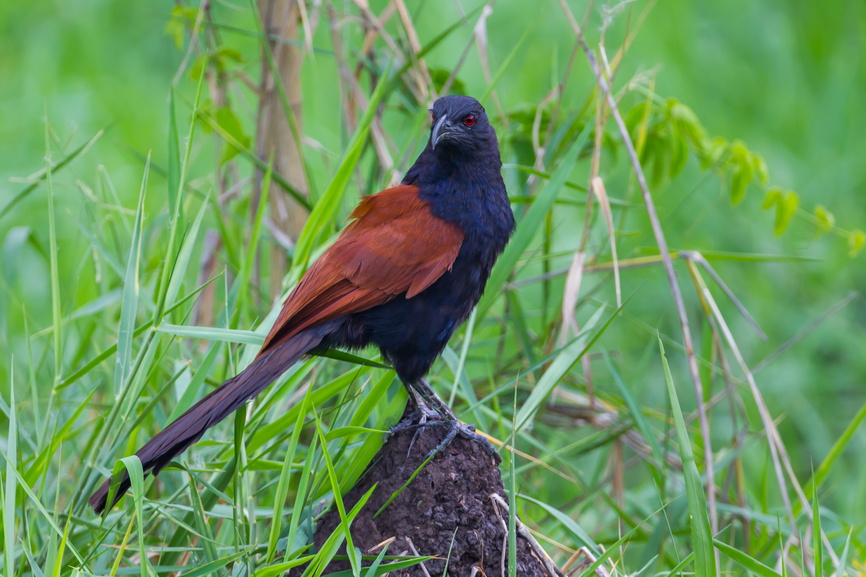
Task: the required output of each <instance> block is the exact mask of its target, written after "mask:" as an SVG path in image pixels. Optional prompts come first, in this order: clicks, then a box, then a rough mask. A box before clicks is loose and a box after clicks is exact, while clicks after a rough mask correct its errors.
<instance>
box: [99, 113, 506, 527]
mask: <svg viewBox="0 0 866 577" xmlns="http://www.w3.org/2000/svg"><path fill="white" fill-rule="evenodd" d="M432 114H433V118H432V128H431V130H430V139H429V141H428V143H427V146H426V147H425V148H424V151H423V152H422V153H421V154H420V155H419V156H418V158H417V160H416V161H415V164H414V165H412V168H410V169H409V171H408V172H407V173H406V176H405V178H403V181H402V183H401V184H400V185H398V186H395V187H393V188H389V189H386V190H383V191H382V192H379V193H378V194H374V195H370V196H366V197H364V198H363V199H362V200H361V202H360V204H359V205H358V207H357V208H355V210H354V211H353V212H352V214H351V216H350V220H351V222H350V224H349V225H348V226H347V227H346V228H345V230H344V231H343V232H342V234H341V235H340V236H339V237H338V238H337V240H336V241H335V242H334V244H333V245H332V246H331V247H330V248H328V250H326V251H325V253H324V254H323V255H322V256H321V257H320V258H319V259H318V260H317V261H316V262H315V263H314V264H313V265H312V266H311V267H310V269H309V270H308V271H307V272H306V274H305V275H304V276H303V278H302V279H301V281H300V282H299V283H298V285H297V287H296V288H295V289H294V290H293V291H292V293H291V294H290V295H289V296H288V298H287V299H286V302H285V303H284V304H283V308H282V310H281V311H280V314H279V316H278V317H277V320H276V322H275V323H274V326H273V328H271V331H270V333H268V336H267V338H266V339H265V342H264V344H263V345H262V348H261V350H260V351H259V353H258V355H257V356H256V358H255V360H254V361H253V362H252V363H251V364H250V365H249V366H248V367H247V368H246V369H244V370H243V371H242V372H241V373H240V374H238V375H237V376H235V377H234V378H232V379H229V380H228V381H226V382H225V383H223V384H222V385H220V386H219V387H218V388H217V389H215V390H214V391H213V392H211V393H210V394H209V395H207V396H206V397H205V398H203V399H202V400H201V401H199V402H198V403H196V404H195V405H194V406H193V407H192V408H191V409H189V410H188V411H187V412H186V413H184V414H183V415H181V416H180V417H178V418H177V420H175V421H174V422H172V423H171V424H170V425H168V426H167V427H166V428H165V429H163V430H162V431H161V432H160V433H159V434H157V435H156V436H155V437H154V438H153V439H151V440H150V441H148V443H147V444H145V445H144V446H143V447H142V448H141V449H140V450H139V451H138V452H137V453H136V455H137V456H138V458H139V459H140V460H141V463H142V466H143V468H144V471H145V473H147V472H149V473H151V474H153V475H156V474H157V473H159V472H160V470H162V468H163V467H165V466H166V465H168V464H169V463H170V462H171V460H172V459H173V458H175V457H176V456H177V455H179V454H180V453H182V452H183V451H184V450H186V448H187V447H189V446H190V445H192V444H193V443H195V442H196V441H198V440H199V439H200V438H201V437H202V435H204V433H205V431H207V430H208V429H209V428H210V427H212V426H214V425H216V424H217V423H219V422H220V421H222V420H223V419H224V418H226V417H227V416H228V415H229V414H231V413H232V412H234V411H235V410H236V409H238V408H239V407H241V406H242V405H243V404H244V403H245V402H246V401H247V400H249V399H252V398H253V397H255V396H256V395H258V394H259V393H260V392H261V391H262V390H263V389H265V388H266V387H267V386H268V385H270V384H271V383H272V382H273V381H274V380H275V379H277V378H278V377H279V376H280V375H281V374H282V373H283V372H285V371H286V370H287V369H288V368H289V367H291V366H292V365H293V364H294V363H295V362H297V361H298V360H299V359H300V358H301V357H302V356H303V355H304V354H305V353H308V352H313V351H317V350H324V349H328V348H332V347H339V348H347V349H359V348H362V347H365V346H367V345H370V344H373V345H376V346H378V347H379V349H380V350H381V352H382V355H383V357H384V358H385V359H387V360H388V361H389V362H390V363H391V364H392V365H393V367H394V370H395V371H396V372H397V375H398V376H399V377H400V379H401V381H402V382H403V383H404V385H405V386H406V388H407V390H408V391H409V392H410V394H411V396H412V397H413V398H415V399H416V402H417V403H418V405H419V409H422V410H423V409H424V407H423V405H424V404H425V401H426V404H429V405H432V409H433V410H435V411H436V412H437V413H438V415H439V417H441V419H442V422H445V423H446V424H449V425H450V427H451V429H450V430H449V434H448V436H447V438H453V437H454V434H455V433H456V432H457V431H460V432H466V431H467V430H468V431H472V428H471V426H469V427H466V426H465V425H462V424H460V423H459V422H458V421H457V420H456V418H455V417H454V415H453V413H451V411H450V410H449V409H448V407H447V405H445V403H443V402H442V400H441V399H439V397H438V396H436V394H435V393H434V392H433V390H432V389H431V388H430V385H429V384H427V382H426V381H425V380H424V376H425V375H426V374H427V372H428V371H429V370H430V367H431V365H432V364H433V361H434V360H435V359H436V357H437V356H438V355H439V354H440V353H441V352H442V350H443V349H444V348H445V345H446V344H447V343H448V340H449V339H450V338H451V335H452V334H453V333H454V330H455V329H456V328H457V327H458V326H459V325H460V324H461V323H462V322H463V321H464V320H466V317H467V316H469V313H470V312H471V311H472V309H473V308H474V307H475V305H476V304H478V300H479V299H480V298H481V293H482V292H483V291H484V286H485V284H486V283H487V279H488V277H489V276H490V270H491V269H492V268H493V264H494V263H495V262H496V259H497V257H498V256H499V254H500V253H501V252H502V250H503V249H504V248H505V245H506V243H507V242H508V239H509V237H510V236H511V234H512V232H513V231H514V215H513V213H512V211H511V205H510V203H509V200H508V194H507V192H506V190H505V183H504V182H503V180H502V175H501V174H500V170H501V167H502V161H501V160H500V157H499V144H498V142H497V139H496V131H495V130H494V129H493V127H492V126H491V125H490V123H489V121H488V118H487V114H486V113H485V111H484V108H483V107H482V106H481V104H480V103H479V102H478V101H477V100H475V99H474V98H470V97H468V96H445V97H442V98H439V99H438V100H436V102H435V103H434V104H433V110H432ZM426 410H427V412H426V413H422V417H421V421H422V422H424V420H426V419H425V417H426V415H427V414H431V413H432V411H431V410H430V409H429V408H428V409H426ZM462 427H463V428H462ZM110 481H111V480H110V479H109V480H107V481H105V483H103V485H102V486H101V487H100V488H99V489H98V490H97V491H96V492H95V493H94V494H93V496H92V497H91V498H90V505H91V506H92V507H93V509H94V511H96V512H97V513H99V512H101V511H102V510H103V509H104V508H105V506H106V500H107V498H108V492H109V487H110ZM129 487H130V482H129V477H128V476H127V475H126V473H124V476H123V478H122V479H121V480H120V482H119V485H118V490H117V493H116V495H115V497H114V500H113V502H112V503H111V506H114V505H115V504H116V503H117V501H119V500H120V498H121V497H122V496H123V494H124V493H125V492H126V491H127V490H128V489H129Z"/></svg>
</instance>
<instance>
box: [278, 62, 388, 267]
mask: <svg viewBox="0 0 866 577" xmlns="http://www.w3.org/2000/svg"><path fill="white" fill-rule="evenodd" d="M390 70H391V66H390V65H389V66H388V67H387V68H386V69H385V72H384V73H383V75H382V78H383V79H382V80H380V81H379V85H378V86H377V87H376V90H374V91H373V95H372V96H371V97H370V104H369V105H368V106H367V110H366V111H365V112H364V116H363V117H362V118H361V121H360V122H359V123H358V128H357V129H356V130H355V134H354V135H353V136H352V140H351V142H349V146H348V147H347V148H346V152H345V154H344V155H343V159H342V160H341V161H340V166H339V168H337V172H336V173H335V174H334V178H333V179H332V180H331V183H330V184H329V185H328V188H327V189H325V192H324V193H323V194H322V197H321V198H320V199H319V201H318V202H316V206H314V207H313V211H312V212H311V213H310V218H308V219H307V223H306V224H305V225H304V229H303V230H302V231H301V236H300V237H299V238H298V244H297V245H296V246H295V261H294V267H295V271H296V273H299V272H302V271H304V270H306V268H307V265H308V264H309V261H310V255H311V254H312V252H313V248H315V247H316V246H317V245H318V244H319V240H320V239H321V238H322V236H323V234H324V233H325V231H326V230H327V228H328V223H329V222H331V221H332V220H333V219H334V216H335V215H336V212H337V208H339V206H340V204H341V202H342V200H343V192H344V191H345V190H346V185H347V184H348V182H349V178H350V177H351V176H352V172H353V171H354V170H355V166H357V164H358V160H359V159H360V158H361V150H362V149H363V147H364V142H365V141H366V140H367V134H369V132H370V125H371V124H372V123H373V119H374V118H375V117H376V110H377V109H378V108H379V103H380V102H381V101H382V97H383V96H384V95H385V89H386V87H387V86H388V82H387V81H386V80H385V79H387V78H388V73H389V72H390Z"/></svg>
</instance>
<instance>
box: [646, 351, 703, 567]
mask: <svg viewBox="0 0 866 577" xmlns="http://www.w3.org/2000/svg"><path fill="white" fill-rule="evenodd" d="M659 350H660V352H661V357H662V365H663V366H664V371H665V382H666V383H667V387H668V395H669V396H670V398H671V411H672V412H673V417H674V425H675V427H676V431H677V441H678V442H679V447H680V458H681V459H682V462H683V477H684V478H685V484H686V500H687V501H688V504H689V525H690V526H691V533H692V548H693V549H694V551H695V574H696V575H701V576H706V577H715V576H716V574H717V573H716V553H715V550H714V549H713V536H712V534H711V533H710V517H709V514H708V513H707V500H706V496H705V495H704V488H703V484H702V483H701V476H700V474H699V473H698V466H697V465H696V464H695V458H694V455H693V454H692V445H691V441H689V434H688V432H687V431H686V422H685V419H684V418H683V410H682V408H680V402H679V399H678V398H677V390H676V388H675V387H674V379H673V377H672V376H671V369H670V367H669V366H668V360H667V357H665V346H664V344H663V343H662V340H661V337H659ZM707 458H708V459H711V458H712V455H707Z"/></svg>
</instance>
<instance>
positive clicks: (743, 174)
mask: <svg viewBox="0 0 866 577" xmlns="http://www.w3.org/2000/svg"><path fill="white" fill-rule="evenodd" d="M751 181H752V167H751V166H748V165H740V166H739V167H738V168H737V169H736V170H735V171H734V176H733V177H732V178H731V205H732V206H737V205H738V204H740V203H741V202H742V201H743V198H745V196H746V187H747V186H748V185H749V183H750V182H751Z"/></svg>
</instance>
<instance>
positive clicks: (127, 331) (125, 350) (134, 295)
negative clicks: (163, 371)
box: [114, 154, 150, 398]
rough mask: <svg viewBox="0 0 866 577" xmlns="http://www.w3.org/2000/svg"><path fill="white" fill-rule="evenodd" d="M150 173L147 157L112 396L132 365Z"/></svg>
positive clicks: (124, 282)
mask: <svg viewBox="0 0 866 577" xmlns="http://www.w3.org/2000/svg"><path fill="white" fill-rule="evenodd" d="M149 170H150V154H148V155H147V162H146V163H145V165H144V176H143V177H142V179H141V191H140V192H139V193H138V207H137V208H136V210H135V224H134V226H133V228H132V243H131V244H130V247H129V258H128V259H127V262H126V276H125V277H124V281H123V301H122V303H121V306H120V325H119V326H118V329H117V355H116V356H115V363H114V396H115V398H116V397H117V396H118V395H119V394H120V389H119V387H120V386H121V385H122V384H123V383H125V382H126V379H127V377H128V376H129V369H130V365H131V364H132V340H133V335H134V333H135V314H136V312H137V311H138V293H139V288H140V287H139V279H138V271H139V269H140V268H141V228H142V223H143V220H144V195H145V194H146V191H147V175H148V172H149Z"/></svg>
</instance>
